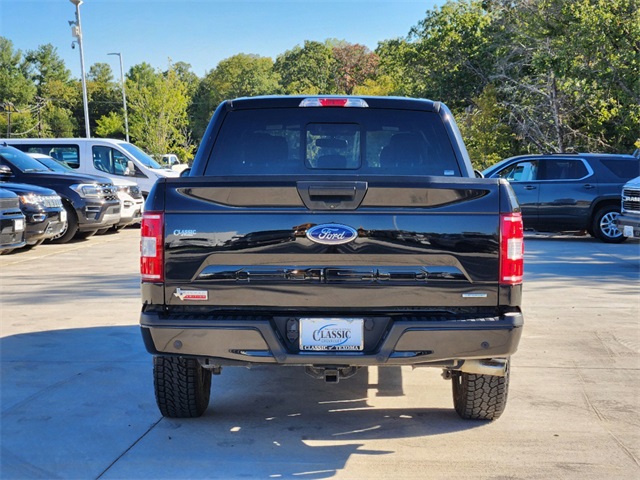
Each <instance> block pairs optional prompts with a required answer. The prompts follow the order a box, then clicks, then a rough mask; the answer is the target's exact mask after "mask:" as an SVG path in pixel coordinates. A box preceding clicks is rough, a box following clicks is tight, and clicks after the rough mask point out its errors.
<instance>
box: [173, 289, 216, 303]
mask: <svg viewBox="0 0 640 480" xmlns="http://www.w3.org/2000/svg"><path fill="white" fill-rule="evenodd" d="M173 296H174V297H178V298H179V299H180V300H201V301H203V300H208V299H209V292H208V291H207V290H182V289H181V288H176V291H175V293H174V294H173Z"/></svg>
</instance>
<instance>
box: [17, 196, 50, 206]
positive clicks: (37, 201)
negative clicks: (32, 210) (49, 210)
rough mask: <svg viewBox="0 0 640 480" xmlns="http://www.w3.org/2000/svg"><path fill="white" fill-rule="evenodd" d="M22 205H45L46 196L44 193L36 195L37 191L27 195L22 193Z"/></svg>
mask: <svg viewBox="0 0 640 480" xmlns="http://www.w3.org/2000/svg"><path fill="white" fill-rule="evenodd" d="M19 198H20V204H21V205H33V206H36V207H43V206H44V197H42V195H36V194H35V193H29V194H27V195H20V197H19Z"/></svg>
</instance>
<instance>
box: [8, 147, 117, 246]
mask: <svg viewBox="0 0 640 480" xmlns="http://www.w3.org/2000/svg"><path fill="white" fill-rule="evenodd" d="M0 178H2V179H4V180H11V181H15V182H21V183H30V184H33V185H38V186H41V187H46V188H51V189H53V190H55V191H56V192H57V193H58V195H60V196H61V197H62V203H63V205H64V208H65V210H66V211H67V224H66V228H65V229H64V230H63V231H62V232H61V233H60V234H59V236H57V237H56V238H55V240H56V241H57V242H58V243H65V242H68V241H69V240H71V239H72V238H73V237H74V236H76V235H78V236H80V237H89V236H91V235H93V234H94V233H96V232H97V231H98V230H100V229H101V228H108V227H111V226H112V225H116V224H117V223H118V222H119V221H120V201H119V200H118V195H117V191H116V188H115V187H114V185H113V183H112V182H111V180H106V179H105V181H104V183H98V182H97V181H96V179H95V178H93V177H91V176H85V175H78V174H73V175H71V174H62V173H56V172H52V171H51V170H49V169H48V168H46V167H45V166H44V165H42V164H41V163H39V162H38V161H37V160H34V159H33V158H31V157H30V156H29V155H27V154H26V153H23V152H21V151H20V150H18V149H16V148H13V147H9V146H6V145H2V144H0Z"/></svg>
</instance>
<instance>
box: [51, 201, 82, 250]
mask: <svg viewBox="0 0 640 480" xmlns="http://www.w3.org/2000/svg"><path fill="white" fill-rule="evenodd" d="M64 209H65V210H66V211H67V221H66V223H65V225H64V227H62V230H61V231H60V233H58V234H57V235H56V236H55V237H53V238H52V239H51V241H52V242H53V243H67V242H68V241H69V240H71V239H72V238H73V237H75V235H76V233H78V217H76V212H75V210H74V209H73V208H70V207H68V206H67V205H65V206H64Z"/></svg>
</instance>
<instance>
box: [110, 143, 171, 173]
mask: <svg viewBox="0 0 640 480" xmlns="http://www.w3.org/2000/svg"><path fill="white" fill-rule="evenodd" d="M120 146H121V147H122V148H124V149H125V150H126V151H127V152H129V153H130V154H131V155H133V156H134V157H136V160H138V161H140V163H142V164H143V165H144V166H145V167H149V168H159V169H161V168H162V166H161V165H160V164H159V163H158V162H156V161H155V160H154V159H153V158H151V157H150V156H149V155H147V154H146V153H144V152H143V151H142V150H140V149H139V148H138V147H136V146H135V145H131V144H130V143H121V144H120Z"/></svg>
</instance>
